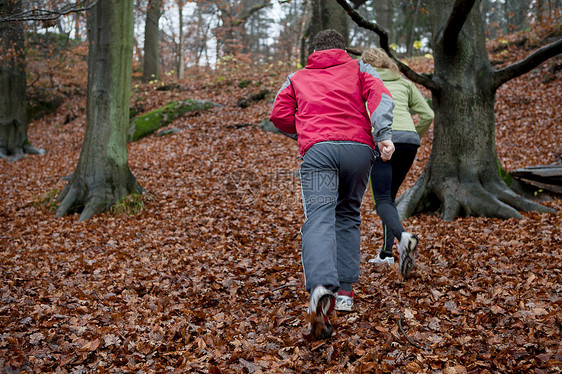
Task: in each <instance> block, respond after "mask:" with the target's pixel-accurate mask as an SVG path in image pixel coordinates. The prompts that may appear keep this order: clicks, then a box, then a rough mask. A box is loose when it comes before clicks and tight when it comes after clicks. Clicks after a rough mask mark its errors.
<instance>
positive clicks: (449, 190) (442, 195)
mask: <svg viewBox="0 0 562 374" xmlns="http://www.w3.org/2000/svg"><path fill="white" fill-rule="evenodd" d="M428 175H429V173H426V171H424V172H423V174H422V176H421V177H420V178H419V179H418V181H417V182H416V184H415V185H414V186H413V187H412V188H410V189H409V190H408V191H406V192H405V193H404V194H403V195H402V196H401V197H400V198H399V199H398V200H397V210H398V213H399V215H400V219H405V218H407V217H410V216H412V215H414V214H416V213H420V212H423V211H440V212H441V218H442V219H443V220H444V221H452V220H454V219H455V217H458V216H461V217H463V216H477V217H497V218H503V219H508V218H522V217H523V216H522V215H521V214H520V213H519V211H524V212H530V211H536V212H540V213H555V212H556V211H555V210H553V209H551V208H548V207H545V206H543V205H540V204H537V203H535V202H533V201H530V200H528V199H526V198H524V197H522V196H519V195H517V194H516V193H515V192H513V191H512V190H511V189H509V187H508V186H507V185H505V186H504V185H503V184H502V183H500V182H499V181H495V180H492V181H487V182H484V183H481V182H480V180H479V179H478V178H469V180H466V179H465V180H459V179H457V178H454V177H451V178H445V179H441V180H439V181H437V182H436V181H432V182H430V181H429V177H428ZM481 179H484V178H481Z"/></svg>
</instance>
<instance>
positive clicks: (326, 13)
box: [301, 0, 349, 61]
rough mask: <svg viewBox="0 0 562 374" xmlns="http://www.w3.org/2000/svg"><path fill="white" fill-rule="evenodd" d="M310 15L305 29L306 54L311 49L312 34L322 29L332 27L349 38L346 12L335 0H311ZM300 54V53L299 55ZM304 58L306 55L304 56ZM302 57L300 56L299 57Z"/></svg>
mask: <svg viewBox="0 0 562 374" xmlns="http://www.w3.org/2000/svg"><path fill="white" fill-rule="evenodd" d="M311 7H312V16H311V18H310V22H309V24H308V27H307V30H306V33H305V34H306V37H307V38H308V39H307V40H306V42H307V50H308V54H311V53H312V52H314V51H313V50H312V40H313V39H314V35H316V34H318V33H319V32H320V31H322V30H326V29H334V30H336V31H338V32H339V33H340V34H342V35H343V37H344V38H345V40H346V43H347V41H348V38H349V21H348V19H349V18H348V16H347V14H346V12H345V11H344V10H343V9H342V8H341V7H340V6H339V5H338V3H337V1H336V0H312V2H311ZM301 56H302V55H301ZM304 57H305V58H304V60H305V61H306V58H307V57H308V56H304ZM301 59H302V58H301Z"/></svg>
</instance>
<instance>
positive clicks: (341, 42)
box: [312, 29, 345, 51]
mask: <svg viewBox="0 0 562 374" xmlns="http://www.w3.org/2000/svg"><path fill="white" fill-rule="evenodd" d="M312 49H313V50H315V51H323V50H325V49H345V38H344V37H343V35H342V34H340V33H339V32H337V31H336V30H334V29H328V30H322V31H320V32H319V33H318V34H316V35H314V39H313V40H312Z"/></svg>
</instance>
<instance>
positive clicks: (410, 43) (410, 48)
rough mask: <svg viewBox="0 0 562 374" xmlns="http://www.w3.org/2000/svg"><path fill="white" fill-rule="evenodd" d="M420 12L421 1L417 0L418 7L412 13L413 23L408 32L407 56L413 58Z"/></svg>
mask: <svg viewBox="0 0 562 374" xmlns="http://www.w3.org/2000/svg"><path fill="white" fill-rule="evenodd" d="M419 12H420V0H416V7H415V8H414V11H413V13H412V23H411V25H410V28H409V30H408V37H407V38H406V56H412V54H413V53H412V52H413V47H414V39H415V37H416V24H417V23H418V13H419Z"/></svg>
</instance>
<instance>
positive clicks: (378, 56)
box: [361, 48, 400, 74]
mask: <svg viewBox="0 0 562 374" xmlns="http://www.w3.org/2000/svg"><path fill="white" fill-rule="evenodd" d="M361 60H363V61H365V62H366V63H368V64H369V65H371V66H372V67H374V68H381V69H389V70H391V71H393V72H394V73H396V74H400V69H399V68H398V65H396V63H395V62H394V61H393V60H392V59H391V58H390V57H389V56H388V55H387V54H386V52H385V51H384V49H382V48H369V49H366V50H365V51H364V52H363V54H362V55H361Z"/></svg>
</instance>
